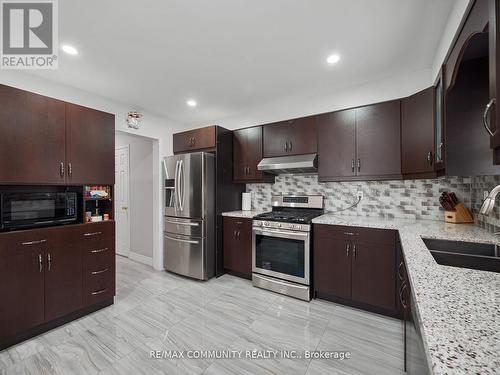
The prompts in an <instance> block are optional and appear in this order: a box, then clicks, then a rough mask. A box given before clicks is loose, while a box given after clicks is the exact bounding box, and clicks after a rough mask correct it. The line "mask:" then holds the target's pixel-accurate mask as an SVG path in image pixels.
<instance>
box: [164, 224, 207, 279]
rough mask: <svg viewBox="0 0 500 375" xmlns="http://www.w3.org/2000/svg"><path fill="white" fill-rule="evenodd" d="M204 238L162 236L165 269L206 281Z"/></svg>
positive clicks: (166, 234) (173, 235)
mask: <svg viewBox="0 0 500 375" xmlns="http://www.w3.org/2000/svg"><path fill="white" fill-rule="evenodd" d="M205 242H206V238H193V237H187V236H179V235H176V234H172V233H165V234H164V241H163V246H164V251H165V269H166V270H167V271H171V272H174V273H177V274H180V275H183V276H188V277H192V278H195V279H199V280H207V279H208V278H209V277H210V276H209V275H207V272H206V271H207V270H206V265H205V259H206V254H205Z"/></svg>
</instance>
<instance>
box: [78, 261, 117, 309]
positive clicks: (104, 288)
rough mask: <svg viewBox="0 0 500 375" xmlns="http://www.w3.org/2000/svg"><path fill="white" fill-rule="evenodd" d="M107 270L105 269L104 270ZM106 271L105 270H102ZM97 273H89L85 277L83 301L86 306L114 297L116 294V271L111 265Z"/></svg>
mask: <svg viewBox="0 0 500 375" xmlns="http://www.w3.org/2000/svg"><path fill="white" fill-rule="evenodd" d="M104 270H105V271H104ZM100 271H104V272H100ZM95 272H100V273H97V274H93V275H92V274H87V275H86V276H85V278H84V286H83V290H84V291H83V301H84V305H85V306H90V305H93V304H95V303H97V302H100V301H104V300H106V299H109V298H112V297H114V295H115V271H114V267H109V268H108V269H107V270H106V268H104V269H102V270H97V271H95Z"/></svg>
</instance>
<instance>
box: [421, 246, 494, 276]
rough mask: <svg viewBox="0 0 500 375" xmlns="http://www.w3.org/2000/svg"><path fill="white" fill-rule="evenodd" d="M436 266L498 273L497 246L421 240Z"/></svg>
mask: <svg viewBox="0 0 500 375" xmlns="http://www.w3.org/2000/svg"><path fill="white" fill-rule="evenodd" d="M422 240H423V241H424V243H425V246H427V248H428V249H429V251H430V252H431V254H432V256H433V257H434V259H436V262H437V263H438V264H442V265H445V266H453V267H461V268H472V269H476V270H483V271H491V272H500V256H499V253H500V249H499V247H498V245H492V244H482V243H474V242H461V241H447V240H434V239H428V238H423V239H422Z"/></svg>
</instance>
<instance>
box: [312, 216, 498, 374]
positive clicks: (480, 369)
mask: <svg viewBox="0 0 500 375" xmlns="http://www.w3.org/2000/svg"><path fill="white" fill-rule="evenodd" d="M313 223H315V224H331V225H346V226H359V227H369V228H380V229H395V230H398V231H399V235H400V238H401V247H402V251H403V255H404V258H405V261H406V265H407V268H408V275H409V278H410V284H411V287H412V291H413V294H414V297H413V298H414V299H415V301H416V313H417V318H418V324H419V328H420V331H421V334H422V339H423V342H424V347H425V349H426V355H427V360H428V362H429V365H430V366H431V367H432V369H433V373H434V374H497V373H498V372H499V371H500V356H499V354H498V353H499V352H498V348H499V345H500V344H499V343H500V335H499V332H500V274H498V273H494V272H486V271H478V270H469V269H464V268H456V267H448V266H442V265H439V264H437V263H436V261H435V260H434V258H433V257H432V255H431V253H430V252H429V250H428V249H427V247H426V246H425V244H424V242H423V241H422V237H424V238H435V239H446V240H460V241H469V242H481V243H493V244H500V238H499V237H497V236H494V235H493V234H491V233H489V232H487V231H485V230H483V229H481V228H479V227H477V226H474V225H468V224H446V223H444V222H441V221H433V220H408V219H399V220H398V219H384V218H372V217H363V216H340V215H334V214H325V215H322V216H319V217H317V218H315V219H314V220H313Z"/></svg>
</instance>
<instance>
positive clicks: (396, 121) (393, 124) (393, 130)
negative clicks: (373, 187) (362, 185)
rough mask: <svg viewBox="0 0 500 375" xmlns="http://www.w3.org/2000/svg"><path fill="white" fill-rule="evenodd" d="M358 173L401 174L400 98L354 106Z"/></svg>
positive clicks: (392, 176)
mask: <svg viewBox="0 0 500 375" xmlns="http://www.w3.org/2000/svg"><path fill="white" fill-rule="evenodd" d="M356 157H357V162H356V169H357V176H359V177H365V178H368V177H370V178H371V177H373V178H377V179H398V178H401V101H400V100H393V101H390V102H384V103H379V104H373V105H369V106H366V107H361V108H356Z"/></svg>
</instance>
